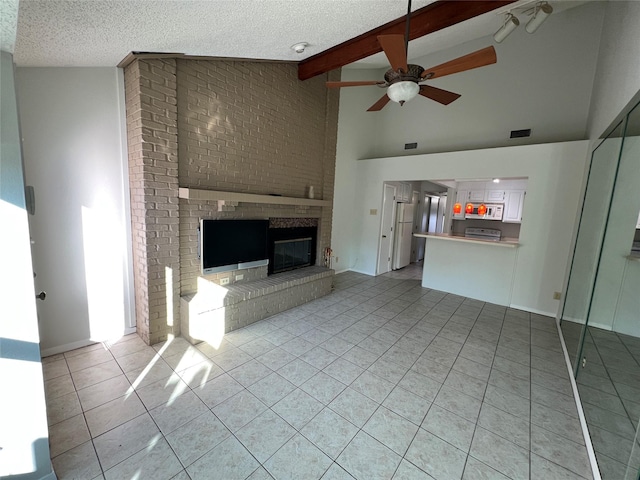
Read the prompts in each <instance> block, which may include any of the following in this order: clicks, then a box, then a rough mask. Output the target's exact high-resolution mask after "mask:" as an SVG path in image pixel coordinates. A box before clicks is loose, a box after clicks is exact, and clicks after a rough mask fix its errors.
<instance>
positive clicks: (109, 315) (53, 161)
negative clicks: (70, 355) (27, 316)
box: [16, 68, 135, 354]
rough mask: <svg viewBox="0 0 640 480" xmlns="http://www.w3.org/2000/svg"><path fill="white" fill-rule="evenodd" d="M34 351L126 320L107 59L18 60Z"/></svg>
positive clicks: (117, 83)
mask: <svg viewBox="0 0 640 480" xmlns="http://www.w3.org/2000/svg"><path fill="white" fill-rule="evenodd" d="M16 79H17V91H18V103H19V108H20V119H21V126H22V136H23V146H24V157H25V176H26V182H27V184H28V185H33V186H34V187H35V197H36V212H35V215H34V216H32V217H31V218H30V223H31V236H32V238H33V241H34V242H35V243H34V245H33V258H34V269H35V271H36V273H37V277H36V280H35V283H36V288H37V289H39V290H44V291H46V292H47V299H46V300H45V301H44V302H41V303H39V305H38V312H39V318H40V332H41V339H42V345H41V347H42V349H43V353H44V354H52V353H57V352H59V351H65V350H69V349H72V348H77V347H80V346H83V345H86V344H88V343H91V342H93V341H100V340H105V339H107V338H110V337H113V336H117V335H122V334H123V332H124V331H125V329H126V328H127V327H130V326H132V325H134V324H135V321H134V318H133V315H134V313H133V311H134V310H133V294H132V288H133V282H132V271H131V266H130V263H131V262H130V261H129V258H130V245H129V244H130V238H131V235H130V223H131V222H130V219H129V191H128V180H127V178H128V177H127V174H128V170H127V156H126V140H125V139H126V135H125V123H124V119H125V114H124V83H123V78H122V72H121V71H120V70H119V69H117V68H19V69H17V74H16Z"/></svg>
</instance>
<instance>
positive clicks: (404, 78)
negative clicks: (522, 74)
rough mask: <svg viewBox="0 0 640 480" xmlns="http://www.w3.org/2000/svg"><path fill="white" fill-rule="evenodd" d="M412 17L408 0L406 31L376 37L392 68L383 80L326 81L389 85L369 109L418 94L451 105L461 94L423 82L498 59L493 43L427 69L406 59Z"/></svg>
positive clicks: (339, 84)
mask: <svg viewBox="0 0 640 480" xmlns="http://www.w3.org/2000/svg"><path fill="white" fill-rule="evenodd" d="M410 18H411V0H409V7H408V12H407V26H406V33H405V35H404V36H403V35H400V34H398V35H379V36H378V37H377V38H378V43H379V44H380V46H381V47H382V50H383V51H384V53H385V55H386V56H387V59H388V60H389V64H390V65H391V68H390V69H389V70H387V72H386V73H385V74H384V80H379V81H376V80H368V81H367V80H365V81H353V82H327V87H329V88H340V87H360V86H365V85H375V86H378V87H382V88H386V89H387V92H386V93H385V94H384V95H383V96H382V98H380V100H378V101H377V102H376V103H374V104H373V105H372V106H371V107H370V108H369V109H368V110H367V111H368V112H377V111H379V110H382V108H383V107H384V106H385V105H386V104H387V103H389V101H394V102H397V103H399V104H400V105H403V104H404V103H405V102H406V101H409V100H411V99H412V98H414V97H415V96H416V95H418V94H419V95H422V96H423V97H426V98H430V99H431V100H435V101H436V102H438V103H441V104H443V105H449V104H450V103H451V102H453V101H454V100H457V99H458V98H460V94H458V93H454V92H449V91H448V90H442V89H441V88H436V87H433V86H431V85H427V84H425V83H423V82H425V81H427V80H431V79H432V78H437V77H444V76H445V75H451V74H453V73H459V72H464V71H466V70H471V69H474V68H478V67H484V66H486V65H491V64H493V63H496V61H497V58H496V51H495V49H494V48H493V47H492V46H491V47H486V48H483V49H481V50H478V51H476V52H472V53H469V54H468V55H464V56H462V57H458V58H455V59H453V60H450V61H448V62H445V63H443V64H440V65H437V66H435V67H431V68H428V69H424V68H422V67H421V66H420V65H414V64H411V63H407V47H408V45H409V21H410Z"/></svg>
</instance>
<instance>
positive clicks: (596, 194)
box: [560, 123, 622, 371]
mask: <svg viewBox="0 0 640 480" xmlns="http://www.w3.org/2000/svg"><path fill="white" fill-rule="evenodd" d="M621 135H622V123H620V124H619V125H618V126H617V127H616V128H615V129H614V131H613V132H612V133H611V134H610V135H609V136H608V137H607V138H606V139H605V140H604V141H603V142H602V143H601V144H600V145H599V146H598V148H596V150H594V152H593V155H592V157H591V166H590V168H589V177H588V179H587V188H586V191H585V197H584V203H583V206H582V213H581V217H580V226H579V227H578V236H577V239H576V245H575V248H574V253H573V259H572V265H571V273H570V276H569V282H568V285H567V292H566V294H565V300H564V306H563V310H562V315H561V319H560V322H561V323H560V324H561V326H562V333H563V336H564V339H565V342H566V344H567V351H568V352H569V356H570V357H571V362H572V365H573V368H574V371H575V370H576V368H577V363H578V362H577V359H578V358H581V356H580V351H579V350H580V347H581V345H582V342H581V339H582V336H583V335H584V329H583V326H584V325H585V323H586V319H587V312H588V307H589V302H590V299H591V293H592V290H593V285H594V282H595V278H596V273H597V265H598V258H599V256H600V249H601V245H602V241H603V238H604V232H605V225H606V222H607V217H608V215H609V206H610V204H611V197H612V194H613V188H614V183H615V175H616V170H617V168H618V159H619V154H620V146H621V145H622V138H621Z"/></svg>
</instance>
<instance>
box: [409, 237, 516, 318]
mask: <svg viewBox="0 0 640 480" xmlns="http://www.w3.org/2000/svg"><path fill="white" fill-rule="evenodd" d="M414 236H416V237H419V238H425V239H426V245H425V254H424V267H423V273H422V286H423V287H425V288H432V289H435V290H441V291H444V292H450V293H454V294H456V295H462V296H465V297H469V298H474V299H477V300H481V301H483V302H491V303H495V304H498V305H505V306H508V305H510V303H511V291H512V286H513V281H514V272H515V267H516V262H517V258H518V248H517V247H518V246H519V245H520V244H519V243H518V239H515V238H501V239H500V240H497V241H495V240H486V239H476V238H468V237H464V236H459V235H449V234H444V233H415V234H414Z"/></svg>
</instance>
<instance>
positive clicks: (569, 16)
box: [332, 2, 604, 270]
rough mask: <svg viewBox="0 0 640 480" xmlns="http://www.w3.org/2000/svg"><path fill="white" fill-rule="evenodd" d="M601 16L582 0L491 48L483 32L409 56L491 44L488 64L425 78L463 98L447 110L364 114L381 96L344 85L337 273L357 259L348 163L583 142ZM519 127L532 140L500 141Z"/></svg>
mask: <svg viewBox="0 0 640 480" xmlns="http://www.w3.org/2000/svg"><path fill="white" fill-rule="evenodd" d="M603 15H604V5H603V4H602V3H601V2H589V3H588V4H585V5H582V6H579V7H575V8H572V9H570V10H567V11H565V12H561V13H559V14H557V15H552V16H551V17H550V18H549V20H548V21H547V22H546V23H545V24H544V25H543V26H542V27H541V28H540V30H539V31H538V32H536V33H535V34H534V35H530V34H527V33H526V32H525V31H524V28H522V27H521V28H519V29H517V30H516V31H515V32H514V33H513V34H512V35H511V36H510V37H509V38H507V39H506V40H505V41H504V42H503V43H502V44H499V45H496V44H495V43H494V42H493V40H492V38H491V36H487V37H484V38H483V39H480V40H478V41H475V42H470V43H467V44H464V45H461V46H458V47H455V48H452V49H449V50H445V51H442V52H437V53H434V54H433V55H429V56H425V57H422V58H420V59H418V63H419V64H421V65H423V66H425V67H428V66H430V65H437V64H439V63H441V62H444V61H447V60H451V59H453V58H455V57H457V56H459V55H463V54H465V53H469V52H470V51H473V50H477V49H479V48H483V47H486V46H488V45H492V44H493V45H494V46H495V47H496V51H497V56H498V63H497V64H496V65H491V66H488V67H483V68H479V69H476V70H471V71H468V72H463V73H460V74H455V75H450V76H447V77H443V78H441V79H436V80H434V81H433V85H434V86H438V87H440V88H444V89H447V90H451V91H455V92H458V93H460V94H462V97H461V98H460V99H458V100H457V101H456V102H454V103H452V104H451V105H449V106H446V107H445V106H442V105H440V104H438V103H436V102H432V101H429V100H427V99H425V98H422V97H419V98H416V99H414V100H412V101H411V102H408V103H407V104H405V105H404V106H403V107H400V106H399V105H397V104H388V105H387V106H386V107H385V108H384V109H383V110H382V111H380V112H375V113H372V112H366V109H367V108H369V106H371V105H372V104H373V103H374V102H375V101H376V100H377V99H378V98H380V96H381V95H382V93H384V92H383V91H381V90H380V89H379V88H376V87H351V88H343V89H342V90H341V92H340V116H339V124H338V146H337V153H336V194H335V199H336V200H335V203H334V215H333V222H334V223H333V226H334V233H333V239H332V247H333V249H334V252H336V254H337V255H339V256H340V263H339V264H338V266H337V268H338V269H339V270H342V269H345V268H346V269H348V268H354V267H355V265H356V262H357V258H358V257H359V255H360V252H359V251H358V250H357V248H355V247H354V244H353V242H352V241H351V238H352V236H353V233H355V232H356V231H357V230H356V229H355V225H354V223H353V222H352V221H351V217H352V214H351V211H350V208H349V206H350V205H352V198H353V195H354V191H353V185H354V184H355V183H356V181H357V177H356V171H357V170H356V168H355V161H356V160H360V159H363V158H374V157H383V156H395V155H405V154H406V153H407V152H406V151H405V150H404V144H405V143H407V142H416V141H417V142H418V149H417V150H410V152H411V155H415V154H419V153H428V152H443V151H461V150H466V149H478V148H489V147H497V146H509V145H522V144H537V143H544V142H558V141H566V140H578V139H584V138H587V136H586V129H587V116H588V111H589V105H590V97H591V91H592V88H593V80H594V76H595V67H596V59H597V56H598V41H599V35H600V30H601V27H602V19H603ZM409 49H410V50H411V45H409ZM382 73H383V72H382V71H381V70H353V69H348V68H345V69H343V73H342V79H343V80H357V79H369V80H371V79H378V78H381V76H382ZM522 128H531V129H532V131H533V135H532V137H530V138H525V139H514V140H510V139H508V137H509V133H510V131H511V130H513V129H522ZM403 161H404V158H399V159H396V160H395V162H396V163H398V164H400V163H402V162H403ZM498 174H499V175H500V176H507V175H505V174H503V173H502V172H498ZM580 175H582V172H581V173H580ZM424 178H434V177H432V176H430V177H424ZM424 178H423V179H424ZM443 178H444V177H443ZM452 178H455V177H452ZM343 200H344V202H345V203H342V201H343Z"/></svg>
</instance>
